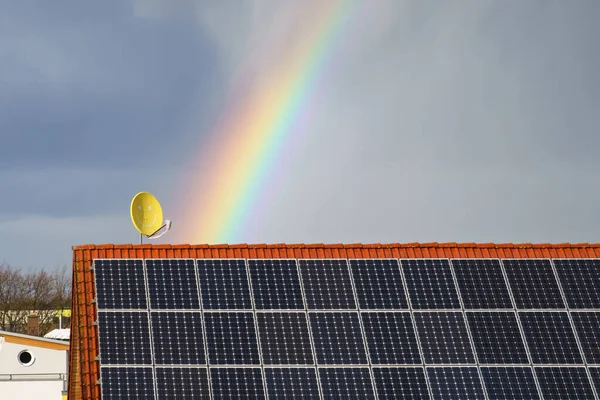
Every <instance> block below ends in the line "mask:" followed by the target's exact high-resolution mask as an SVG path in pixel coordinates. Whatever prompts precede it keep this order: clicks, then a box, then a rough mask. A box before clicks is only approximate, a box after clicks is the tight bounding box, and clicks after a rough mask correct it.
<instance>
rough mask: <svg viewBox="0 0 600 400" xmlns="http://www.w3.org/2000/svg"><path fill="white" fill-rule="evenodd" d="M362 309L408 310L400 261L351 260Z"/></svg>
mask: <svg viewBox="0 0 600 400" xmlns="http://www.w3.org/2000/svg"><path fill="white" fill-rule="evenodd" d="M350 268H351V269H352V277H353V279H354V285H355V287H356V295H357V298H358V304H359V306H360V308H361V309H365V310H367V309H407V308H408V303H407V301H406V295H405V294H404V285H403V284H402V276H401V274H400V265H399V263H398V260H368V259H367V260H350Z"/></svg>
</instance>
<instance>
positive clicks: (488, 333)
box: [467, 311, 529, 364]
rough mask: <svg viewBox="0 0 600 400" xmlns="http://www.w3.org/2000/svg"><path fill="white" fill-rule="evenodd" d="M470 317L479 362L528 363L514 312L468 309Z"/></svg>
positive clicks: (468, 316) (468, 318) (469, 321)
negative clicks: (473, 310) (474, 310)
mask: <svg viewBox="0 0 600 400" xmlns="http://www.w3.org/2000/svg"><path fill="white" fill-rule="evenodd" d="M467 321H468V323H469V328H470V330H471V336H472V338H473V344H474V345H475V351H476V352H477V359H478V360H479V362H480V363H482V364H528V363H529V360H528V358H527V352H526V350H525V345H524V343H523V339H522V337H521V331H520V330H519V325H518V324H517V318H516V316H515V314H514V312H501V311H500V312H468V313H467Z"/></svg>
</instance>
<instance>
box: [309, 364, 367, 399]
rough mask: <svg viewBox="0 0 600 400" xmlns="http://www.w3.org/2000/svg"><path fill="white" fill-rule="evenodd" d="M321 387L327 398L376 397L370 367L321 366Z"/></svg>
mask: <svg viewBox="0 0 600 400" xmlns="http://www.w3.org/2000/svg"><path fill="white" fill-rule="evenodd" d="M319 376H320V378H321V388H322V389H323V397H324V398H326V399H374V398H375V393H374V391H373V383H372V381H371V374H370V373H369V369H368V368H320V369H319Z"/></svg>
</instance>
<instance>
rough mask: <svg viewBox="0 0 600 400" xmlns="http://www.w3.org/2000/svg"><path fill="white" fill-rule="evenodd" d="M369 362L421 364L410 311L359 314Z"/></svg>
mask: <svg viewBox="0 0 600 400" xmlns="http://www.w3.org/2000/svg"><path fill="white" fill-rule="evenodd" d="M361 317H362V320H363V326H364V329H365V338H366V339H367V344H368V346H369V354H370V355H371V363H373V364H421V355H420V354H419V347H418V345H417V338H416V336H415V330H414V327H413V323H412V319H411V317H410V313H398V312H394V313H392V312H369V313H363V314H362V315H361Z"/></svg>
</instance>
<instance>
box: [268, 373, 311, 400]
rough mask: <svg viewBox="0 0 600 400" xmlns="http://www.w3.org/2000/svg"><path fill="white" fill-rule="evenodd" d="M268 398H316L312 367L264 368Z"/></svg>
mask: <svg viewBox="0 0 600 400" xmlns="http://www.w3.org/2000/svg"><path fill="white" fill-rule="evenodd" d="M265 382H266V384H267V393H268V395H269V399H318V398H319V384H318V381H317V372H316V371H315V369H314V368H265Z"/></svg>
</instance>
